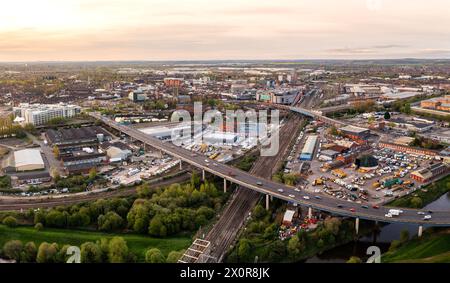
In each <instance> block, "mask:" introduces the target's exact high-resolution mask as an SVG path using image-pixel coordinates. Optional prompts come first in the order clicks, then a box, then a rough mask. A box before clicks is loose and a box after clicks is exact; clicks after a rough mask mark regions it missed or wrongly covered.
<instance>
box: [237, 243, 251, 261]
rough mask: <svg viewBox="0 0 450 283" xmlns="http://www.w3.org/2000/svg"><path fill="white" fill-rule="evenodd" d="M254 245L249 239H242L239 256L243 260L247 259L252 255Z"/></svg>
mask: <svg viewBox="0 0 450 283" xmlns="http://www.w3.org/2000/svg"><path fill="white" fill-rule="evenodd" d="M251 250H252V247H251V245H250V241H249V240H248V239H241V240H240V241H239V245H238V256H239V259H240V260H241V261H247V260H248V259H249V257H250V254H251Z"/></svg>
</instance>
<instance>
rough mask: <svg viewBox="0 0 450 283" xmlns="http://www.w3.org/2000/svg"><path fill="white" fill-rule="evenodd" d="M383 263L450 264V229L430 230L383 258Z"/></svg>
mask: <svg viewBox="0 0 450 283" xmlns="http://www.w3.org/2000/svg"><path fill="white" fill-rule="evenodd" d="M382 262H383V263H449V262H450V229H432V230H428V231H427V232H426V233H425V234H424V236H423V237H422V238H420V239H419V238H414V239H412V240H410V241H408V242H406V243H404V244H403V245H401V246H400V247H399V248H397V249H395V250H394V251H389V252H387V253H385V254H384V255H383V256H382Z"/></svg>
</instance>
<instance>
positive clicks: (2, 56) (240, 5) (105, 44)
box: [0, 0, 450, 61]
mask: <svg viewBox="0 0 450 283" xmlns="http://www.w3.org/2000/svg"><path fill="white" fill-rule="evenodd" d="M0 3H1V4H0V61H62V60H64V61H68V60H70V61H82V60H83V61H84V60H89V61H92V60H209V59H332V58H336V59H341V58H342V59H366V58H374V59H376V58H406V57H408V58H411V57H415V58H450V16H449V15H450V1H449V0H270V1H268V0H226V1H225V0H220V1H219V0H14V1H6V0H2V1H1V2H0Z"/></svg>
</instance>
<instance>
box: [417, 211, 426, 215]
mask: <svg viewBox="0 0 450 283" xmlns="http://www.w3.org/2000/svg"><path fill="white" fill-rule="evenodd" d="M417 215H425V212H423V211H419V212H417Z"/></svg>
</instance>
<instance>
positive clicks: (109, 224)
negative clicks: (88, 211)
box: [98, 211, 123, 231]
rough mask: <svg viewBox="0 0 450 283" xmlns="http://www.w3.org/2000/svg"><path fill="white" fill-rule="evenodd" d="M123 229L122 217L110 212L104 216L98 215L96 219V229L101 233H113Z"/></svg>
mask: <svg viewBox="0 0 450 283" xmlns="http://www.w3.org/2000/svg"><path fill="white" fill-rule="evenodd" d="M122 227H123V219H122V217H121V216H120V215H119V214H117V213H115V212H113V211H110V212H108V213H107V214H106V215H100V217H99V218H98V228H99V230H101V231H115V230H118V229H120V228H122Z"/></svg>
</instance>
